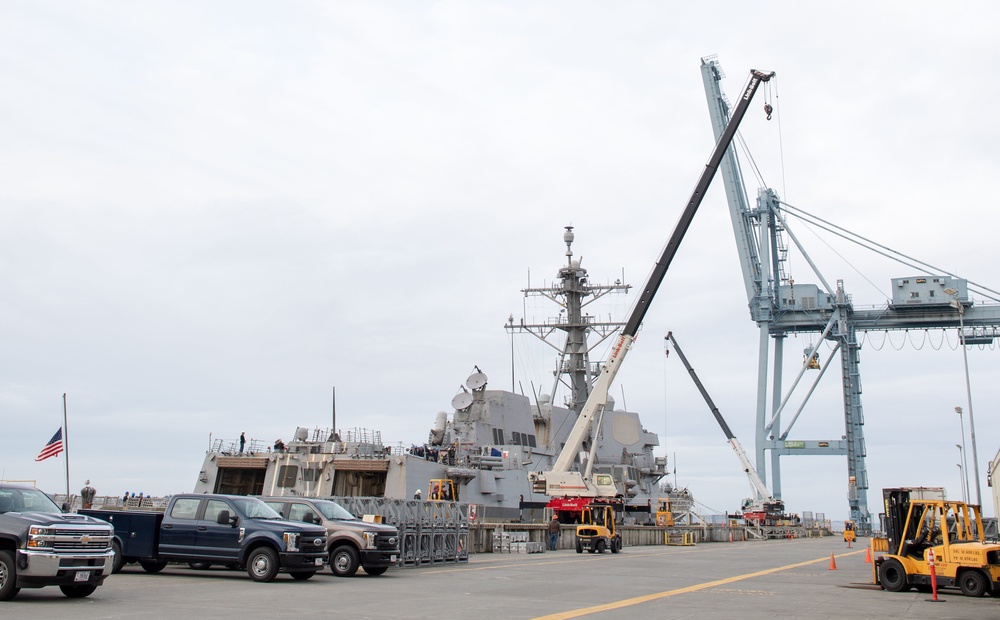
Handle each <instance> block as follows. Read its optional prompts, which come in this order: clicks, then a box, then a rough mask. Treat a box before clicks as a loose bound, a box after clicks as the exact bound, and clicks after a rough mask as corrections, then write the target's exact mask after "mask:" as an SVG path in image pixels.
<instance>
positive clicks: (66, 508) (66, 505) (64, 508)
mask: <svg viewBox="0 0 1000 620" xmlns="http://www.w3.org/2000/svg"><path fill="white" fill-rule="evenodd" d="M59 508H60V509H61V510H62V511H63V512H69V502H63V503H62V506H60V507H59Z"/></svg>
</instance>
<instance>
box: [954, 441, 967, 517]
mask: <svg viewBox="0 0 1000 620" xmlns="http://www.w3.org/2000/svg"><path fill="white" fill-rule="evenodd" d="M955 447H956V448H958V456H959V458H961V459H962V461H961V462H960V463H959V464H958V469H959V471H961V473H962V501H963V502H965V503H966V504H968V503H969V469H968V468H969V461H968V460H966V458H965V448H963V447H962V444H960V443H957V444H955Z"/></svg>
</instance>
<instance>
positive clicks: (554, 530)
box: [549, 515, 559, 551]
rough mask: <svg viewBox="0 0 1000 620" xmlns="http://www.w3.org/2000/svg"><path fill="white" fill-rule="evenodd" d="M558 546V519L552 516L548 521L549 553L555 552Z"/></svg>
mask: <svg viewBox="0 0 1000 620" xmlns="http://www.w3.org/2000/svg"><path fill="white" fill-rule="evenodd" d="M558 545H559V517H558V516H556V515H552V520H551V521H549V551H555V550H556V547H557V546H558Z"/></svg>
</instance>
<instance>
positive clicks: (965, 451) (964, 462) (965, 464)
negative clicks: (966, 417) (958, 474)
mask: <svg viewBox="0 0 1000 620" xmlns="http://www.w3.org/2000/svg"><path fill="white" fill-rule="evenodd" d="M955 413H957V414H958V425H959V427H961V429H962V467H964V468H965V494H966V495H967V496H968V497H969V498H970V499H971V498H972V493H969V451H968V448H966V447H965V422H964V421H963V420H962V408H961V407H955ZM965 501H966V502H968V501H969V500H965Z"/></svg>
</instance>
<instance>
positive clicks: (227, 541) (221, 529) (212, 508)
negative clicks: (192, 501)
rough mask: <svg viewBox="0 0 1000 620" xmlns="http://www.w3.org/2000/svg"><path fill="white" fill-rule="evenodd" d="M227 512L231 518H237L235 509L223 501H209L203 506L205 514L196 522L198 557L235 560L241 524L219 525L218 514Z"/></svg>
mask: <svg viewBox="0 0 1000 620" xmlns="http://www.w3.org/2000/svg"><path fill="white" fill-rule="evenodd" d="M224 510H226V511H229V515H230V516H232V517H237V516H239V513H238V512H236V509H235V508H234V507H233V506H230V505H229V503H227V502H226V501H224V500H221V499H210V500H208V501H207V503H206V504H205V514H204V516H203V517H202V518H201V519H200V520H199V521H198V547H200V549H199V555H204V556H208V557H212V558H218V559H222V560H233V561H235V560H237V559H239V552H240V529H241V527H240V526H241V525H242V524H241V523H239V522H237V523H236V525H232V524H230V523H219V522H218V519H219V514H220V513H221V512H222V511H224Z"/></svg>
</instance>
